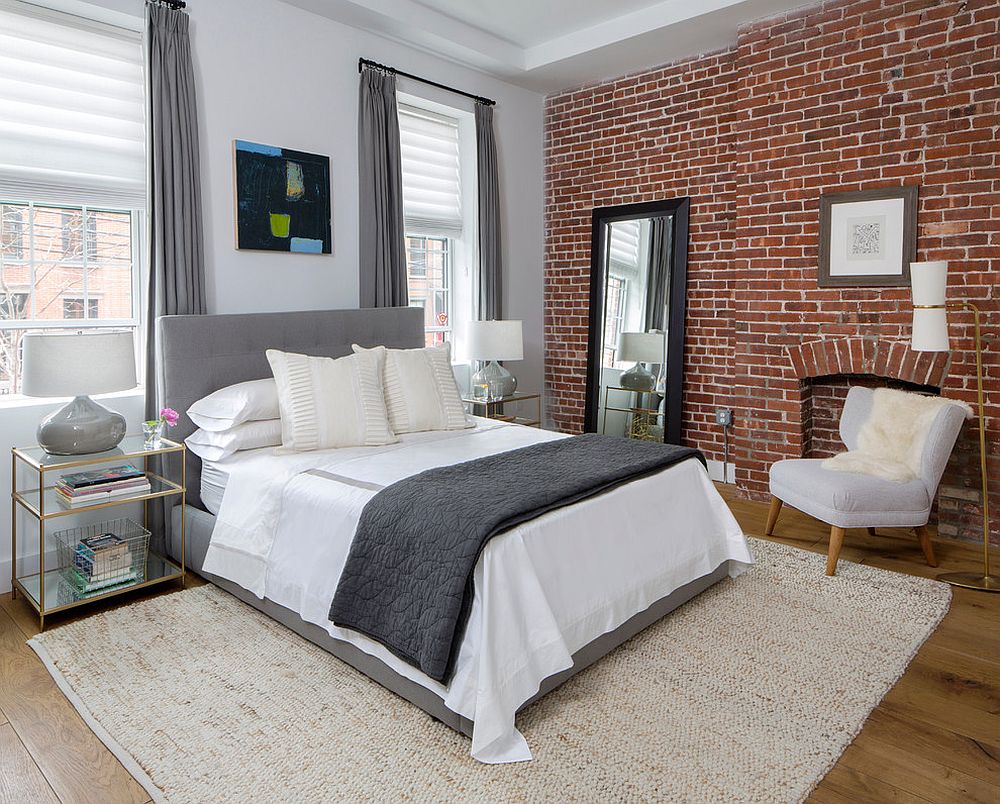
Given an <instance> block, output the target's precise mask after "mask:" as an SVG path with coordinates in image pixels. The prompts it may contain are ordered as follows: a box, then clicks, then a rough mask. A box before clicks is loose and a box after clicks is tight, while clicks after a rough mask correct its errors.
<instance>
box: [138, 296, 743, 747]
mask: <svg viewBox="0 0 1000 804" xmlns="http://www.w3.org/2000/svg"><path fill="white" fill-rule="evenodd" d="M354 343H357V344H360V345H362V346H375V345H378V344H383V345H385V346H388V347H392V348H404V349H405V348H414V347H420V346H423V344H424V331H423V311H422V310H420V309H418V308H409V307H402V308H380V309H372V310H318V311H304V312H293V313H243V314H235V315H205V316H165V317H163V318H160V319H159V320H158V321H157V352H158V365H157V380H158V384H157V388H158V389H159V396H160V401H161V404H163V405H168V406H170V407H172V408H175V409H176V410H178V411H180V412H181V418H180V422H179V423H178V425H177V427H176V428H175V429H174V430H172V431H171V434H170V435H171V438H178V439H183V438H186V437H187V436H189V435H190V434H191V433H193V432H194V430H195V429H196V428H195V425H194V424H193V423H192V422H191V420H190V419H189V418H188V417H187V415H186V414H185V413H184V411H186V410H187V409H188V408H189V407H190V406H191V405H192V404H193V403H194V402H195V401H197V400H198V399H201V398H202V397H204V396H206V395H208V394H210V393H211V392H212V391H216V390H218V389H219V388H224V387H226V386H227V385H232V384H234V383H237V382H244V381H246V380H257V379H261V378H265V377H270V376H271V370H270V367H269V365H268V362H267V358H266V357H265V355H264V352H265V350H266V349H281V350H284V351H291V352H299V353H302V354H309V355H322V356H326V357H341V356H343V355H346V354H350V353H351V345H352V344H354ZM171 460H174V461H178V460H179V457H176V456H172V457H171ZM179 468H180V467H179V465H174V466H168V471H171V472H176V471H177V470H179ZM187 488H188V493H187V505H186V506H185V507H184V508H183V511H182V508H181V506H180V505H177V506H175V507H174V508H173V510H172V511H171V523H172V527H171V528H170V534H169V535H168V544H167V549H168V552H169V553H170V555H171V556H172V557H173V558H174V559H179V558H180V550H181V545H180V517H181V515H182V514H183V515H184V517H185V520H186V521H185V525H186V540H185V541H186V550H185V552H186V560H187V566H188V568H189V569H191V570H193V571H194V572H196V573H198V574H199V575H201V576H202V577H204V578H205V579H207V580H209V581H211V582H212V583H214V584H216V585H217V586H219V587H221V588H222V589H225V590H226V591H227V592H230V593H231V594H232V595H234V596H235V597H237V598H239V599H240V600H242V601H243V602H244V603H247V604H248V605H250V606H252V607H253V608H255V609H257V610H259V611H261V612H263V613H264V614H266V615H268V616H269V617H272V618H273V619H275V620H277V621H278V622H280V623H282V624H283V625H285V626H287V627H288V628H290V629H291V630H292V631H294V632H296V633H297V634H299V635H301V636H302V637H304V638H306V639H308V640H309V641H310V642H313V643H315V644H316V645H318V646H319V647H321V648H323V649H324V650H326V651H328V652H330V653H332V654H333V655H334V656H336V657H338V658H339V659H342V660H343V661H345V662H347V663H348V664H349V665H351V666H352V667H354V668H356V669H357V670H359V671H360V672H362V673H364V674H365V675H366V676H368V677H369V678H371V679H373V680H374V681H377V682H378V683H379V684H381V685H382V686H384V687H386V688H387V689H390V690H392V691H393V692H395V693H396V694H398V695H400V696H402V697H403V698H405V699H406V700H408V701H410V702H411V703H413V704H415V705H416V706H419V707H420V708H421V709H423V710H424V711H425V712H427V713H428V714H429V715H431V716H432V717H434V718H436V719H438V720H440V721H442V722H443V723H445V724H447V725H448V726H451V727H452V728H453V729H456V730H457V731H460V732H463V733H464V734H467V735H470V736H471V734H472V725H473V723H472V721H471V720H469V719H467V718H464V717H462V716H460V715H458V714H456V713H455V712H452V711H451V710H450V709H448V708H447V707H446V706H445V705H444V701H443V700H442V699H441V698H440V697H439V696H438V695H436V694H434V693H433V692H431V691H430V690H427V689H425V688H424V687H421V686H420V685H419V684H416V683H414V682H413V681H410V680H409V679H407V678H404V677H403V676H401V675H399V674H398V673H396V672H395V671H394V670H392V669H391V668H390V667H389V666H388V665H386V664H385V663H384V662H382V661H381V660H379V659H376V658H375V657H373V656H369V655H368V654H367V653H364V652H363V651H361V650H359V649H358V648H356V647H354V646H353V645H351V644H350V643H348V642H344V641H342V640H339V639H334V638H333V637H331V636H330V635H329V634H328V633H327V632H326V630H324V629H323V628H320V627H319V626H317V625H315V624H313V623H308V622H306V621H305V620H303V619H302V618H301V617H299V615H298V614H297V613H296V612H294V611H291V610H290V609H286V608H284V607H283V606H279V605H277V604H275V603H273V602H271V601H270V600H266V599H265V600H259V599H258V598H257V597H256V596H255V595H254V594H253V593H251V592H248V591H247V590H245V589H243V588H242V587H240V586H238V585H236V584H234V583H232V582H231V581H227V580H225V579H224V578H219V577H218V576H215V575H212V574H210V573H207V572H205V571H204V570H203V569H202V566H203V564H204V560H205V552H206V550H207V549H208V542H209V538H210V537H211V535H212V529H213V528H214V526H215V517H214V516H213V515H212V514H210V513H209V512H208V511H206V510H205V509H204V506H203V504H202V501H201V461H200V460H199V458H198V457H197V456H195V455H193V454H191V453H188V457H187ZM727 574H728V562H723V564H722V565H720V566H719V567H717V568H716V569H715V571H713V572H711V573H709V574H708V575H705V576H703V577H701V578H698V579H697V580H694V581H692V582H691V583H689V584H687V585H685V586H683V587H681V588H680V589H677V590H675V591H674V592H672V593H671V594H669V595H667V596H666V597H664V598H662V599H661V600H658V601H657V602H656V603H654V604H653V605H652V606H650V607H649V608H648V609H646V610H645V611H642V612H640V613H638V614H636V615H635V616H634V617H632V618H631V619H630V620H628V621H627V622H625V623H623V624H622V625H621V626H619V627H618V628H616V629H615V630H614V631H610V632H608V633H606V634H604V635H602V636H600V637H598V638H597V639H595V640H594V641H593V642H591V643H589V644H588V645H585V646H584V647H583V648H581V649H580V650H579V651H577V652H576V653H575V654H574V655H573V666H572V667H570V668H569V669H567V670H564V671H562V672H561V673H556V674H555V675H552V676H550V677H549V678H547V679H545V680H544V681H543V682H542V684H541V685H540V687H539V690H538V693H537V694H536V695H535V696H534V697H532V698H531V700H529V701H527V702H526V703H525V704H524V706H528V705H529V704H530V703H532V702H533V701H535V700H537V699H538V698H540V697H541V696H543V695H545V694H546V693H548V692H550V691H551V690H553V689H555V688H556V687H558V686H559V685H560V684H562V683H563V682H564V681H566V680H567V679H569V678H570V677H571V676H573V675H575V674H576V673H578V672H580V671H581V670H583V669H584V668H585V667H587V666H588V665H590V664H593V663H594V662H595V661H597V660H598V659H600V658H601V657H603V656H605V655H607V654H608V653H610V652H611V651H612V650H614V649H615V648H616V647H618V645H620V644H622V643H623V642H625V641H626V640H627V639H629V638H630V637H632V636H634V635H635V634H637V633H639V632H640V631H641V630H643V629H644V628H646V627H647V626H649V625H651V624H652V623H654V622H656V621H657V620H659V619H660V618H662V617H663V616H664V615H666V614H668V613H669V612H671V611H673V610H674V609H675V608H677V607H678V606H680V605H682V604H684V603H686V602H687V601H688V600H690V599H691V598H693V597H695V596H696V595H698V594H700V593H701V592H702V591H704V590H705V589H707V588H708V587H710V586H711V585H712V584H714V583H716V582H717V581H719V580H721V579H722V578H724V577H725V576H726V575H727ZM524 706H522V707H521V708H522V709H523V708H524Z"/></svg>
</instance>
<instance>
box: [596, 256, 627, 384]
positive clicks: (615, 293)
mask: <svg viewBox="0 0 1000 804" xmlns="http://www.w3.org/2000/svg"><path fill="white" fill-rule="evenodd" d="M605 293H606V294H607V295H606V297H605V302H604V309H605V312H604V349H603V351H604V360H603V363H602V365H604V366H607V367H608V368H620V367H619V366H618V360H617V357H618V336H619V335H621V334H622V325H623V323H624V322H625V306H626V302H627V301H628V280H627V279H625V278H623V277H620V276H615V275H614V274H608V284H607V287H606V288H605Z"/></svg>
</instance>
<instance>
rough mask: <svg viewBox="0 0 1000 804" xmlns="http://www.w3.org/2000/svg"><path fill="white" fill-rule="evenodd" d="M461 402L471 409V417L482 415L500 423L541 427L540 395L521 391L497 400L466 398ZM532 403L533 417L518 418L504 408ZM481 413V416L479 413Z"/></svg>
mask: <svg viewBox="0 0 1000 804" xmlns="http://www.w3.org/2000/svg"><path fill="white" fill-rule="evenodd" d="M462 401H463V402H464V403H465V404H466V405H468V406H469V407H470V408H471V411H470V412H471V413H472V414H473V415H476V416H478V415H482V416H483V417H485V418H487V419H496V420H497V421H502V422H511V423H513V424H523V425H524V426H525V427H541V426H542V395H541V394H530V393H525V392H523V391H515V392H514V393H512V394H508V395H507V396H502V397H500V398H498V399H490V400H486V399H476V398H475V397H471V396H467V397H462ZM532 401H533V402H534V403H535V406H534V407H535V410H534V414H535V415H534V416H530V415H528V416H518V415H516V414H514V413H510V412H508V410H507V409H506V406H508V405H515V406H516V405H520V404H521V403H523V402H532ZM479 411H482V414H480V413H479Z"/></svg>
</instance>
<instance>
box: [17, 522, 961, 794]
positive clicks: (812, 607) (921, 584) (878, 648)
mask: <svg viewBox="0 0 1000 804" xmlns="http://www.w3.org/2000/svg"><path fill="white" fill-rule="evenodd" d="M752 546H753V550H754V553H755V554H756V556H757V559H758V562H759V563H758V564H757V565H756V566H755V567H754V568H753V569H752V570H751V571H750V572H748V573H747V574H745V575H743V576H742V577H740V578H737V579H735V580H725V581H722V582H721V583H719V584H716V585H715V586H714V587H713V588H711V589H709V590H708V591H706V592H704V593H703V594H702V595H700V596H699V597H697V598H695V599H694V600H693V601H691V602H690V603H688V604H686V605H685V606H683V607H682V608H680V609H678V610H677V611H676V612H674V613H673V614H671V615H669V616H667V617H666V618H664V619H663V620H662V621H660V622H659V623H657V624H656V625H654V626H652V627H650V628H648V629H647V630H646V631H644V632H643V633H641V634H639V635H638V636H636V637H635V638H633V639H632V640H630V641H629V642H627V643H626V644H625V645H623V646H622V647H620V648H619V649H618V650H616V651H615V652H614V653H612V654H610V655H609V656H607V657H606V658H604V659H603V660H601V661H599V662H598V663H597V664H596V665H594V666H592V667H591V668H590V669H588V670H586V671H584V672H583V673H581V674H579V675H577V676H576V677H575V678H573V679H571V680H570V681H569V682H568V683H566V684H564V685H563V686H562V687H560V688H559V689H558V690H556V691H555V692H553V693H551V694H549V695H548V696H546V697H545V698H543V699H542V700H541V701H539V702H537V703H536V704H534V705H533V706H531V707H529V708H528V709H527V710H525V711H524V712H522V713H521V714H520V715H519V716H518V719H517V725H518V728H520V729H521V731H522V732H523V734H524V735H525V737H526V738H527V740H528V744H529V745H530V746H531V749H532V752H533V753H534V757H535V759H534V760H533V761H532V762H527V763H519V764H514V765H493V766H489V765H483V764H480V763H478V762H476V761H475V760H473V759H472V758H471V757H470V756H469V741H468V739H467V738H465V737H463V736H461V735H459V734H457V733H455V732H453V731H451V730H450V729H448V728H447V727H446V726H443V725H441V724H440V723H438V722H436V721H434V720H432V719H431V718H430V717H428V716H427V715H426V714H424V713H423V712H422V711H420V710H418V709H417V708H416V707H414V706H412V705H411V704H409V703H407V702H406V701H404V700H402V699H401V698H398V697H397V696H395V695H394V694H392V693H390V692H388V691H386V690H385V689H383V688H382V687H380V686H378V685H377V684H375V683H374V682H372V681H369V680H368V679H367V678H365V677H364V676H362V675H361V674H359V673H358V672H357V671H355V670H353V669H352V668H350V667H349V666H347V665H346V664H343V663H342V662H340V661H339V660H337V659H335V658H333V657H332V656H330V655H329V654H327V653H325V652H324V651H322V650H320V649H319V648H316V647H314V646H313V645H312V644H310V643H309V642H306V641H305V640H304V639H301V638H300V637H298V636H297V635H296V634H294V633H292V632H291V631H289V630H287V629H285V628H284V627H282V626H281V625H278V624H277V623H275V622H273V621H271V620H269V619H268V618H266V617H264V616H263V615H261V614H258V613H257V612H256V611H255V610H253V609H251V608H249V607H248V606H246V605H244V604H242V603H240V602H239V601H237V600H236V599H235V598H233V597H231V596H229V595H227V594H226V593H225V592H222V591H221V590H219V589H217V588H215V587H212V586H204V587H199V588H196V589H190V590H187V591H182V592H177V593H175V594H169V595H164V596H161V597H157V598H154V599H152V600H148V601H143V602H139V603H136V604H134V605H131V606H127V607H123V608H120V609H117V610H114V611H109V612H107V613H102V614H99V615H95V616H93V617H88V618H86V619H84V620H81V621H79V622H76V623H72V624H69V625H66V626H63V627H61V628H56V629H54V630H52V631H50V632H47V633H44V634H42V635H40V636H38V637H36V638H35V639H33V640H32V641H31V643H30V644H31V645H32V647H33V648H34V649H35V650H36V651H37V652H38V654H39V655H40V656H41V657H42V659H43V661H45V662H46V665H47V666H48V667H49V670H50V671H51V672H52V674H53V676H54V677H55V678H56V680H57V682H58V683H59V684H60V686H61V687H62V688H63V690H64V692H66V693H67V695H68V696H69V698H70V700H71V701H72V702H73V703H74V705H75V706H76V707H77V708H78V709H79V710H80V711H81V713H82V714H83V715H84V717H85V719H86V720H87V722H88V723H89V724H90V725H91V727H92V728H94V730H95V731H96V732H97V733H98V736H99V737H100V738H101V739H102V740H104V742H105V743H106V744H108V746H109V747H110V748H111V750H112V751H114V752H115V753H116V754H117V755H118V757H119V758H120V759H121V760H122V761H123V762H124V763H125V765H126V767H127V768H128V769H129V770H130V771H131V772H132V773H133V774H134V775H135V776H136V777H137V778H138V779H139V781H140V782H141V783H142V784H143V785H144V786H145V787H146V788H147V790H148V791H149V792H150V794H151V795H152V796H153V798H154V799H155V800H160V801H178V802H181V801H198V802H204V801H228V802H237V801H238V802H243V801H262V802H276V801H370V800H380V801H397V800H413V801H434V802H439V801H498V802H499V801H503V802H507V801H622V800H644V801H688V802H705V801H724V802H732V801H768V802H775V801H799V800H801V799H803V798H805V797H806V796H807V795H808V793H809V791H810V790H811V789H812V788H813V786H814V785H815V784H816V783H817V782H819V780H820V779H822V777H823V776H824V775H825V773H826V771H827V770H828V769H829V768H830V767H832V765H833V764H834V763H835V762H836V760H837V758H838V757H839V756H840V754H841V752H842V751H843V750H844V748H845V747H846V746H847V745H848V743H849V742H850V741H851V739H852V738H853V737H854V735H855V734H856V733H857V732H858V731H859V729H860V728H861V726H862V724H863V723H864V721H865V719H866V718H867V716H868V714H869V712H871V710H872V709H873V708H874V707H875V706H876V705H877V704H878V702H879V701H880V700H881V698H882V697H883V696H884V695H885V693H886V692H887V691H888V690H889V688H890V687H891V686H892V684H893V683H894V682H895V681H896V680H897V679H898V678H899V677H900V676H901V675H902V673H903V671H904V670H905V668H906V665H907V664H908V662H909V661H910V659H911V658H912V657H913V655H914V653H915V652H916V650H917V649H918V648H919V646H920V644H921V643H922V642H923V641H924V640H925V639H926V638H927V636H928V635H929V634H930V633H931V632H932V631H933V630H934V628H935V627H936V625H937V624H938V622H940V620H941V618H942V617H943V616H944V614H945V613H946V612H947V610H948V605H949V601H950V598H951V593H950V590H949V588H948V587H947V586H945V585H944V584H940V583H937V582H935V581H929V580H925V579H922V578H913V577H909V576H906V575H899V574H896V573H891V572H886V571H883V570H878V569H874V568H870V567H864V566H860V565H858V564H852V563H850V562H846V561H841V562H840V566H839V568H838V574H837V577H836V578H827V577H826V576H825V575H824V574H823V567H824V562H825V557H823V556H820V555H816V554H813V553H808V552H804V551H801V550H797V549H795V548H791V547H786V546H784V545H780V544H773V543H770V542H764V541H759V540H753V542H752Z"/></svg>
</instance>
